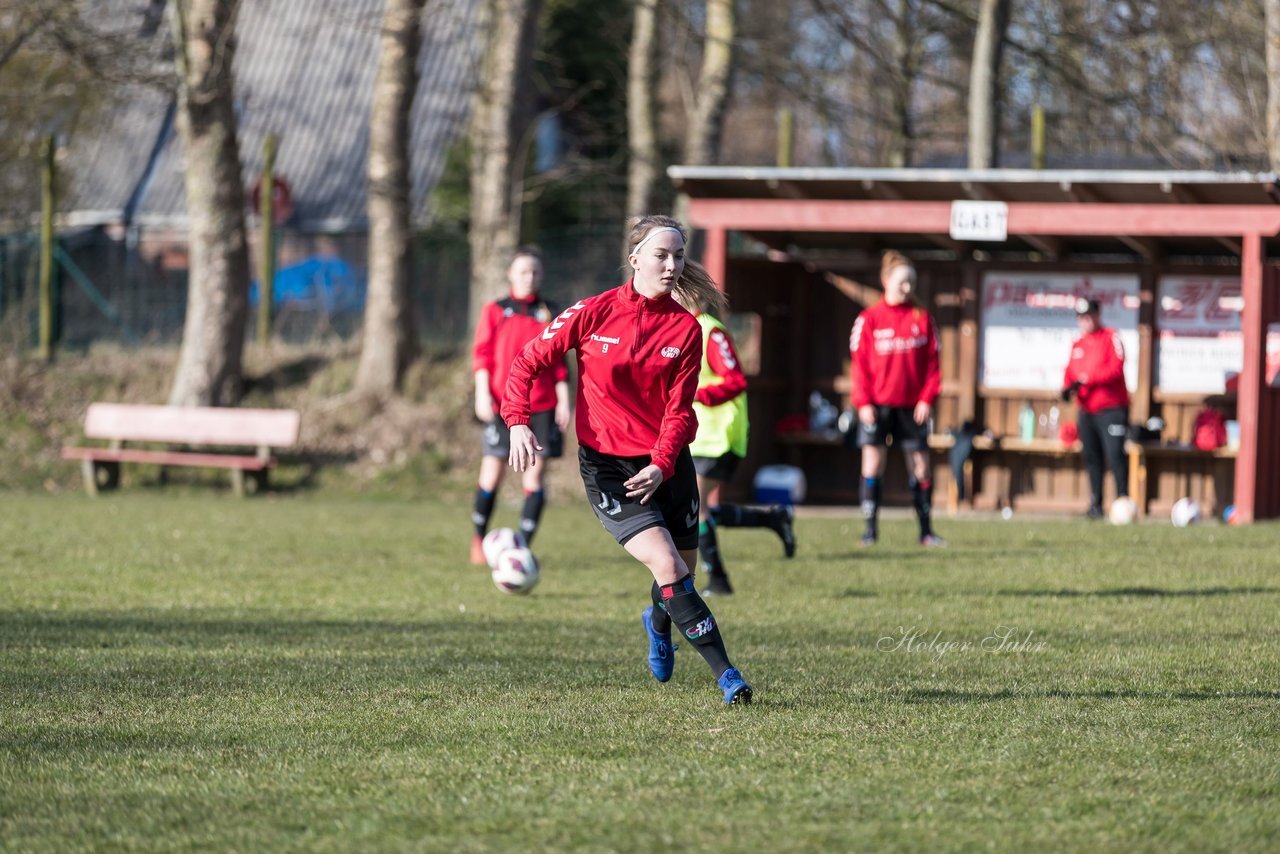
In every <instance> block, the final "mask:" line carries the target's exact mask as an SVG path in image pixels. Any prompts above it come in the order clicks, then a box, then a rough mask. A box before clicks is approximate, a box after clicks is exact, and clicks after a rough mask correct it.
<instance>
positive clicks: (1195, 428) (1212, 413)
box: [1191, 406, 1227, 451]
mask: <svg viewBox="0 0 1280 854" xmlns="http://www.w3.org/2000/svg"><path fill="white" fill-rule="evenodd" d="M1191 434H1192V437H1191V443H1192V444H1193V445H1195V446H1196V447H1197V448H1199V449H1200V450H1202V451H1216V450H1217V449H1218V448H1221V447H1222V446H1223V445H1225V444H1227V419H1226V416H1224V415H1223V414H1222V412H1221V411H1220V410H1217V409H1214V408H1213V407H1210V406H1206V407H1205V408H1204V409H1201V410H1200V412H1199V414H1197V415H1196V420H1195V422H1194V423H1193V424H1192V425H1191Z"/></svg>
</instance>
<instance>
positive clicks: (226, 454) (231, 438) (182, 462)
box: [62, 403, 302, 496]
mask: <svg viewBox="0 0 1280 854" xmlns="http://www.w3.org/2000/svg"><path fill="white" fill-rule="evenodd" d="M301 420H302V419H301V415H300V414H299V413H298V412H297V411H295V410H291V409H235V408H229V407H180V406H141V405H134V404H124V403H94V404H91V405H90V406H89V412H88V414H87V415H86V416H85V420H84V434H85V436H86V437H87V438H89V439H101V440H103V441H106V442H108V443H109V444H108V445H107V447H67V448H63V449H62V458H63V459H67V460H80V468H81V472H82V473H83V475H84V488H85V490H86V491H87V492H88V493H89V494H90V495H97V494H98V492H99V491H101V490H108V489H115V488H116V487H118V486H119V485H120V464H121V463H151V464H154V465H159V466H198V467H202V468H221V469H228V470H230V472H231V489H232V491H233V492H235V494H236V495H241V496H242V495H245V494H246V493H254V492H260V491H262V490H264V489H265V488H266V486H267V472H268V471H269V470H270V469H271V467H272V466H274V465H275V463H276V460H275V458H274V457H273V456H272V455H271V449H272V448H287V447H290V446H291V445H293V444H294V443H295V442H297V441H298V427H299V425H300V423H301ZM126 442H148V443H157V444H168V445H179V446H182V448H181V449H178V448H167V449H147V448H126V447H125V443H126ZM193 446H194V447H196V448H200V449H201V450H192V449H191V448H192V447H193ZM249 448H252V449H254V450H253V453H251V454H250V453H243V452H237V450H236V449H249ZM218 449H222V450H218ZM162 471H163V469H162Z"/></svg>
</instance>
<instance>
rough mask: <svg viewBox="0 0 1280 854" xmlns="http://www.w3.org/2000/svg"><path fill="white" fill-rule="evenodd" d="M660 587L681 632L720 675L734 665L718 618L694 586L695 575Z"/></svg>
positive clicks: (668, 610) (715, 672) (664, 600)
mask: <svg viewBox="0 0 1280 854" xmlns="http://www.w3.org/2000/svg"><path fill="white" fill-rule="evenodd" d="M661 591H662V601H663V602H664V603H666V606H667V613H668V614H670V615H671V622H673V623H675V624H676V625H677V626H679V627H680V634H682V635H684V638H685V640H687V641H689V642H690V643H692V644H693V645H694V647H695V648H696V649H697V650H698V654H699V655H701V656H702V658H703V660H704V661H706V662H707V666H708V667H710V668H711V672H712V673H714V674H715V676H716V678H717V679H719V678H720V675H721V674H722V673H724V672H725V671H726V670H728V669H729V668H730V667H732V666H733V665H732V664H730V663H729V653H727V652H725V649H724V640H722V639H721V637H720V627H719V626H717V625H716V618H715V617H713V616H712V615H711V609H710V608H708V607H707V603H706V602H703V601H702V597H701V596H699V595H698V591H697V590H695V589H694V587H693V578H692V577H690V576H685V577H684V578H682V579H680V580H679V581H677V582H676V583H675V584H666V585H663V586H662V587H661Z"/></svg>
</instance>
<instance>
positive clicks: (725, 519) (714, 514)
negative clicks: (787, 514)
mask: <svg viewBox="0 0 1280 854" xmlns="http://www.w3.org/2000/svg"><path fill="white" fill-rule="evenodd" d="M772 517H773V511H772V510H766V509H763V508H760V507H747V506H745V505H742V504H721V505H720V506H719V507H713V508H711V518H712V519H714V520H715V522H716V524H717V525H719V526H720V527H722V528H767V527H769V523H770V522H771V521H772Z"/></svg>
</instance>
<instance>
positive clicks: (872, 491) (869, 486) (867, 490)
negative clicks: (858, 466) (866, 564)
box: [860, 477, 880, 537]
mask: <svg viewBox="0 0 1280 854" xmlns="http://www.w3.org/2000/svg"><path fill="white" fill-rule="evenodd" d="M860 492H861V498H862V518H863V519H864V520H866V523H867V533H868V534H870V535H871V536H873V537H874V536H877V535H878V533H879V531H878V530H877V522H878V520H877V518H876V517H877V516H878V514H879V513H880V478H878V477H864V478H863V479H862V489H861V490H860Z"/></svg>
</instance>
